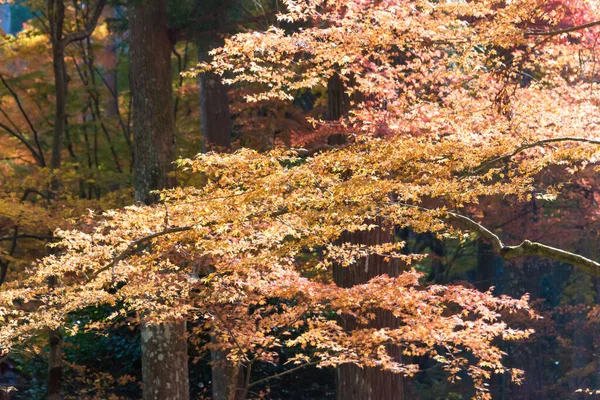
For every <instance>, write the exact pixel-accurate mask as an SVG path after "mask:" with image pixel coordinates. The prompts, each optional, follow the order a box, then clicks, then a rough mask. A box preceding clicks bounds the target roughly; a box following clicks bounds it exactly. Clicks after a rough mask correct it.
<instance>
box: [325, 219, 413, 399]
mask: <svg viewBox="0 0 600 400" xmlns="http://www.w3.org/2000/svg"><path fill="white" fill-rule="evenodd" d="M375 223H376V224H377V225H379V226H380V228H377V229H374V230H371V231H369V232H354V233H344V234H343V235H342V236H341V237H340V241H341V242H342V243H353V244H366V245H376V244H381V243H389V242H393V241H394V229H393V228H392V227H384V226H382V225H383V224H384V221H383V220H382V219H377V220H376V221H375ZM401 272H402V266H401V264H400V262H399V261H398V260H390V261H385V259H384V257H381V256H377V255H371V256H369V257H366V258H364V259H362V260H360V261H359V262H357V263H356V264H354V265H351V266H349V267H342V266H339V265H336V266H334V269H333V280H334V282H335V283H336V285H338V286H340V287H344V288H350V287H352V286H355V285H359V284H362V283H366V282H368V281H369V280H370V279H372V278H374V277H376V276H378V275H382V274H387V275H388V276H392V277H395V276H398V275H399V274H400V273H401ZM374 313H375V315H376V319H375V320H374V321H373V323H372V324H371V325H370V327H373V328H384V327H390V326H394V325H397V324H398V323H399V321H398V320H397V319H396V318H394V317H393V316H392V315H391V313H390V312H388V311H385V310H380V309H376V310H374ZM340 323H341V325H342V327H343V328H344V329H347V330H353V329H356V328H357V326H356V323H355V321H354V320H353V319H352V318H349V317H348V316H342V317H341V318H340ZM388 351H389V353H390V355H391V356H392V357H393V358H394V359H396V360H397V361H400V360H401V359H402V352H401V349H400V348H399V347H393V348H389V349H388ZM336 388H337V398H338V399H339V400H403V399H404V383H403V377H402V375H400V374H394V373H392V372H388V371H382V370H381V369H378V368H372V367H365V368H360V367H357V366H356V365H354V364H344V365H342V366H340V367H338V368H337V371H336Z"/></svg>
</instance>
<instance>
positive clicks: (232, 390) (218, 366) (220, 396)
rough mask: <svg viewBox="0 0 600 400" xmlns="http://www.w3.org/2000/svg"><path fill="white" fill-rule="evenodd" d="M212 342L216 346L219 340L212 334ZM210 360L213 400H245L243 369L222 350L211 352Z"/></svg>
mask: <svg viewBox="0 0 600 400" xmlns="http://www.w3.org/2000/svg"><path fill="white" fill-rule="evenodd" d="M210 341H211V342H212V343H213V344H216V343H218V338H217V337H216V336H215V335H213V334H211V335H210ZM210 359H211V369H212V379H211V380H212V398H213V400H243V399H244V389H245V387H244V386H245V383H244V374H243V373H242V372H243V371H242V368H241V367H240V366H239V365H234V364H233V363H232V362H231V361H229V360H228V359H227V353H226V352H224V351H221V350H211V351H210Z"/></svg>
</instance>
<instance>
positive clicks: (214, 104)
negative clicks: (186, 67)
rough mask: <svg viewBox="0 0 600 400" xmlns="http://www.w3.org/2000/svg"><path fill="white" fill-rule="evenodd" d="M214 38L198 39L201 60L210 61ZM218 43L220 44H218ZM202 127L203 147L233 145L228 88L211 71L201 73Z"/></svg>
mask: <svg viewBox="0 0 600 400" xmlns="http://www.w3.org/2000/svg"><path fill="white" fill-rule="evenodd" d="M214 45H215V43H214V42H213V40H211V39H208V38H201V39H199V40H198V59H199V61H209V59H210V56H209V55H208V52H209V51H210V50H211V49H212V48H213V47H214ZM217 45H218V44H217ZM199 83H200V129H201V131H202V136H203V139H204V141H203V149H206V148H207V149H209V150H210V149H212V148H216V149H221V150H223V149H229V148H230V147H231V116H230V113H229V97H228V96H227V88H226V87H225V85H223V82H222V81H221V77H220V76H218V75H216V74H213V73H211V72H207V73H203V74H200V77H199Z"/></svg>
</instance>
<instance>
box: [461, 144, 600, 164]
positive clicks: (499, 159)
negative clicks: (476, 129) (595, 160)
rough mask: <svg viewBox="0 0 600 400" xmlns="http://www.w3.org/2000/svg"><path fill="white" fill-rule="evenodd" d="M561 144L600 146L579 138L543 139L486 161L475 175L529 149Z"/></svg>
mask: <svg viewBox="0 0 600 400" xmlns="http://www.w3.org/2000/svg"><path fill="white" fill-rule="evenodd" d="M559 142H582V143H589V144H595V145H600V140H593V139H585V138H578V137H560V138H552V139H543V140H539V141H537V142H532V143H527V144H524V145H522V146H521V147H518V148H517V149H516V150H514V151H513V152H512V153H509V154H506V155H503V156H499V157H496V158H493V159H491V160H489V161H485V162H484V163H483V164H481V165H480V166H478V167H477V168H475V169H474V170H473V173H479V172H481V171H485V170H487V169H488V168H490V167H491V166H492V165H494V164H496V163H498V162H504V161H508V160H510V159H511V158H513V157H514V156H516V155H517V154H519V153H522V152H523V151H525V150H527V149H532V148H534V147H539V146H544V145H546V144H550V143H559Z"/></svg>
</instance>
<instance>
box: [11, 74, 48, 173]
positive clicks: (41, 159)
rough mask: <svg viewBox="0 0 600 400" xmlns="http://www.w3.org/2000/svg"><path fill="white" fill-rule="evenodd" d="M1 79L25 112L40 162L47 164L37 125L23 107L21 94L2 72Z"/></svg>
mask: <svg viewBox="0 0 600 400" xmlns="http://www.w3.org/2000/svg"><path fill="white" fill-rule="evenodd" d="M0 81H2V83H3V84H4V87H6V89H7V90H8V91H9V92H10V95H11V96H12V98H13V99H14V100H15V102H16V103H17V106H18V107H19V110H20V111H21V114H23V117H24V118H25V121H27V124H28V125H29V128H30V129H31V132H32V133H33V139H34V141H35V144H36V146H37V148H38V153H39V154H38V156H39V158H38V160H39V162H40V166H41V167H45V166H46V161H45V160H44V153H43V151H42V146H41V144H40V141H39V137H38V131H37V130H36V129H35V127H34V126H33V123H32V122H31V120H30V119H29V116H28V115H27V113H26V112H25V109H24V108H23V104H21V100H20V99H19V95H18V94H17V93H16V92H15V91H14V90H13V89H12V88H11V87H10V86H9V85H8V82H6V80H5V79H4V77H3V76H2V74H0Z"/></svg>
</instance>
